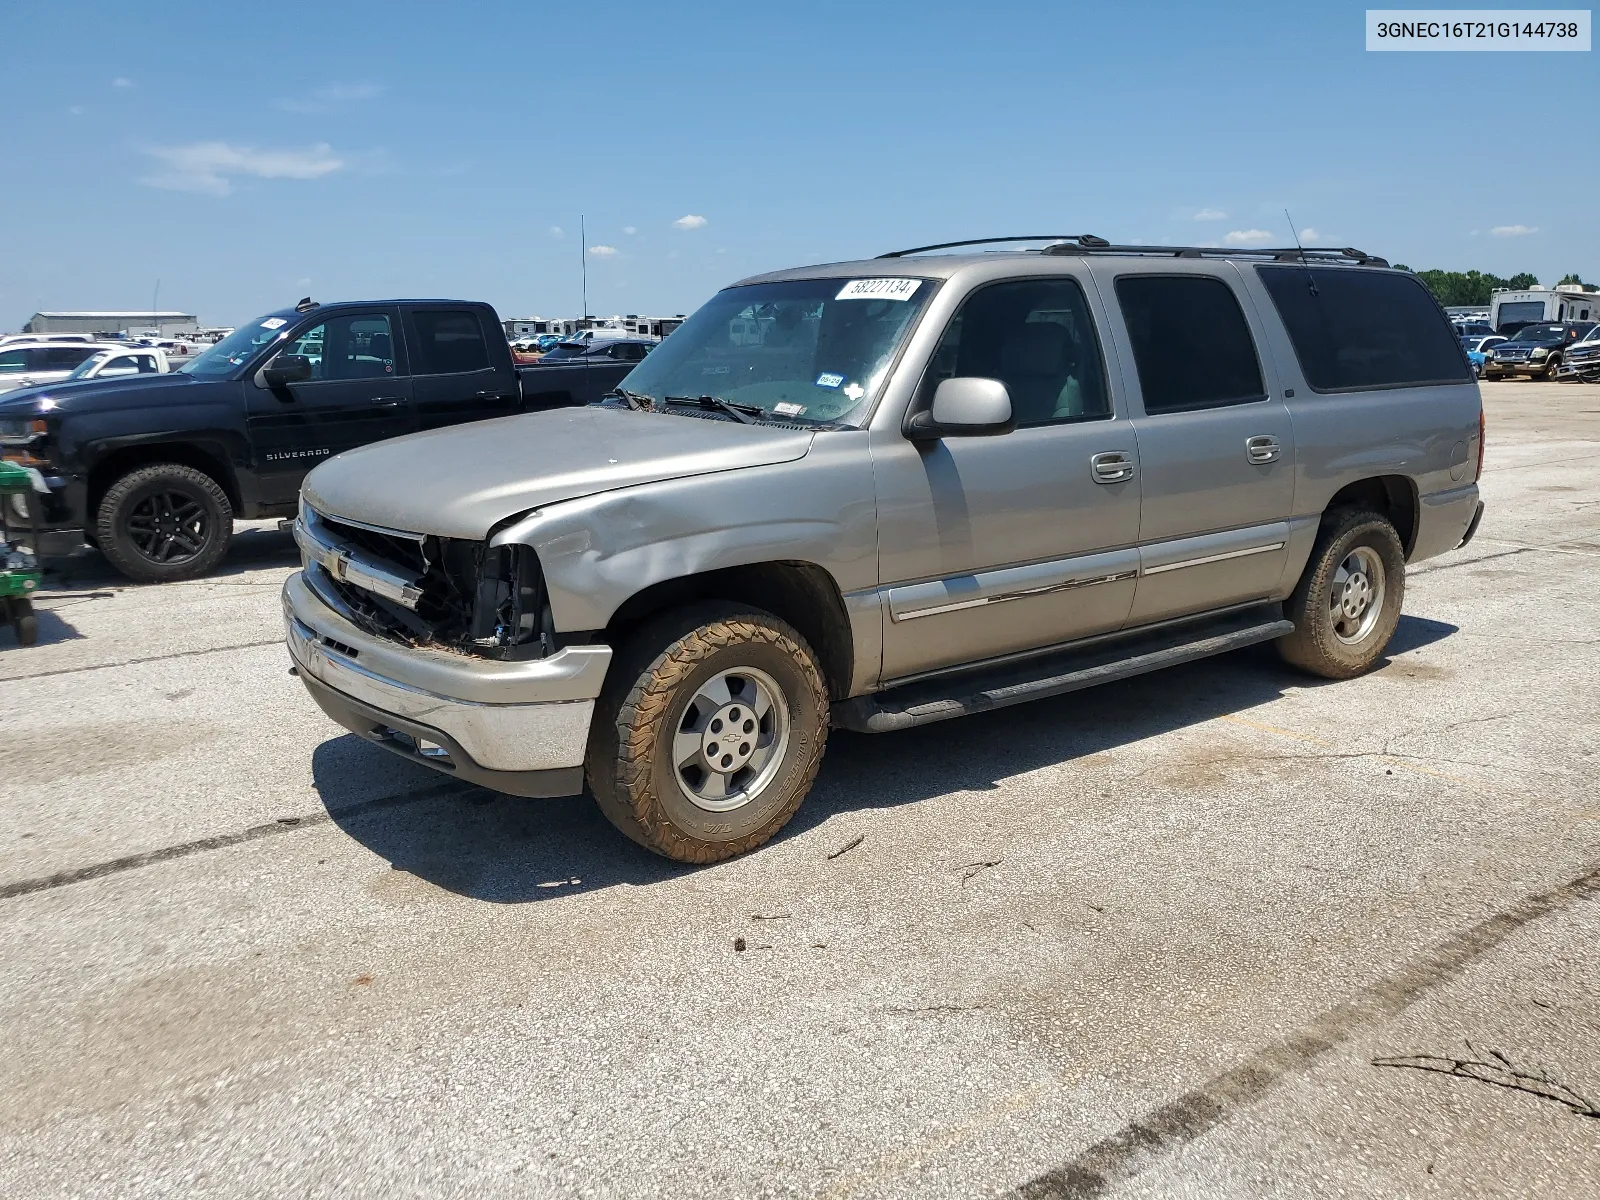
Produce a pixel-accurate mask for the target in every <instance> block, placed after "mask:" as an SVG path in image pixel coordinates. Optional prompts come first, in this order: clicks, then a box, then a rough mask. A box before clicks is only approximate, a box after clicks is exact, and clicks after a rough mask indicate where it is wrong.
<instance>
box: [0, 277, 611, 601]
mask: <svg viewBox="0 0 1600 1200" xmlns="http://www.w3.org/2000/svg"><path fill="white" fill-rule="evenodd" d="M501 329H502V326H501V325H500V320H499V317H498V316H497V315H496V313H495V311H494V309H493V308H491V307H490V306H489V305H487V304H475V303H466V302H462V301H455V300H383V301H369V302H354V301H351V302H341V303H337V304H312V303H311V302H310V301H309V300H306V301H301V303H300V304H298V305H296V306H295V307H294V308H288V309H282V310H280V311H278V312H275V313H269V314H268V315H267V316H264V317H261V318H259V319H258V320H255V321H252V322H251V323H249V324H248V325H244V326H241V327H240V328H239V329H237V330H235V331H234V332H233V333H232V334H230V335H229V336H228V337H226V338H224V339H223V340H222V341H220V342H218V343H217V344H216V345H215V346H213V347H212V348H211V349H210V350H208V351H206V352H205V353H204V354H202V355H200V356H199V357H198V358H196V359H194V360H193V361H191V362H189V363H187V364H185V365H184V366H183V367H181V368H179V369H178V370H177V371H176V372H174V373H172V374H170V375H141V376H129V377H125V378H118V379H111V380H90V381H87V382H83V383H70V384H55V385H49V386H43V387H37V388H28V389H25V390H19V391H16V392H12V393H10V394H9V395H6V396H4V397H0V455H3V456H4V457H5V458H7V459H9V460H11V461H13V462H18V463H21V464H23V465H24V466H29V467H34V468H37V469H38V471H39V472H40V474H41V475H42V476H43V478H44V481H45V484H46V486H47V487H48V489H49V490H48V491H47V492H44V493H39V492H35V493H34V494H33V495H32V496H30V497H28V498H27V499H26V500H21V499H19V498H17V497H8V498H6V501H5V502H6V503H17V504H19V505H27V504H39V505H40V506H41V508H40V513H39V517H40V522H39V527H40V536H39V541H40V545H39V546H38V547H37V549H38V551H39V552H40V553H41V555H42V556H46V557H57V556H63V555H70V554H74V553H77V552H79V551H81V550H83V549H84V548H85V546H86V545H92V546H98V547H99V549H100V550H101V551H102V552H103V553H104V554H105V556H106V557H107V558H108V559H109V560H110V561H111V562H112V564H113V565H114V566H116V567H117V568H118V569H119V570H120V571H122V572H123V573H124V574H125V575H128V576H129V577H131V578H133V579H137V580H140V581H145V582H159V581H164V580H172V579H186V578H189V577H191V576H195V575H200V574H203V573H205V572H206V571H208V570H210V569H211V568H212V567H213V566H214V565H215V564H216V563H217V561H218V560H219V559H220V558H221V557H222V555H223V553H224V552H225V551H226V550H227V548H228V542H229V540H230V539H231V538H232V536H233V522H234V519H235V518H236V517H238V518H244V519H252V518H262V517H284V516H291V515H293V514H294V511H295V506H296V502H297V498H298V496H299V491H300V481H301V480H302V479H303V478H304V477H305V475H306V473H307V472H308V471H310V470H311V468H312V467H314V466H316V465H317V464H318V463H320V462H322V461H323V460H324V459H326V458H329V457H331V456H332V455H335V454H338V453H339V452H340V451H343V450H350V449H353V448H354V447H356V446H364V445H366V444H367V443H369V442H376V441H380V440H382V439H384V438H391V437H398V436H399V435H401V434H404V433H413V432H416V431H418V430H423V429H433V428H436V427H438V426H441V425H456V424H460V423H462V422H464V421H478V420H483V419H484V418H487V417H502V416H508V415H510V414H513V413H520V412H532V411H535V410H538V409H545V408H560V407H564V406H569V405H579V404H588V403H590V402H591V401H594V400H598V399H599V398H600V397H601V396H603V395H604V394H605V393H606V392H608V391H610V390H611V389H612V388H614V387H616V386H617V385H618V384H619V383H621V382H622V379H623V377H624V376H625V375H627V373H628V372H629V371H630V370H632V369H633V367H634V366H635V365H636V364H635V363H633V362H628V361H607V360H604V359H601V360H595V361H583V362H574V363H571V364H560V363H551V364H547V365H544V366H534V367H517V366H516V365H514V364H513V362H512V360H511V350H510V347H509V346H507V344H506V340H505V337H504V335H503V334H502V332H501ZM14 515H15V516H18V517H21V516H23V513H21V512H18V513H16V514H14ZM20 523H21V524H24V525H26V524H27V522H26V521H23V522H20Z"/></svg>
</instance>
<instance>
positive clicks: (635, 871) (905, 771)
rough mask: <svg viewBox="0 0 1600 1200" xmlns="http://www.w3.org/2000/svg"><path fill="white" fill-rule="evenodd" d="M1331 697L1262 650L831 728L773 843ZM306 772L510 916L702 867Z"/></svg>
mask: <svg viewBox="0 0 1600 1200" xmlns="http://www.w3.org/2000/svg"><path fill="white" fill-rule="evenodd" d="M1456 631H1457V629H1456V626H1454V625H1450V624H1446V623H1444V622H1442V621H1432V620H1427V619H1425V618H1419V617H1402V618H1401V620H1400V626H1399V628H1398V629H1397V630H1396V632H1395V635H1394V640H1393V641H1392V642H1391V644H1390V653H1391V655H1395V654H1404V653H1407V652H1409V651H1412V650H1416V649H1419V648H1421V647H1423V646H1426V645H1429V644H1430V643H1433V642H1437V641H1439V640H1441V639H1443V638H1446V637H1449V636H1450V635H1451V634H1453V633H1455V632H1456ZM1322 686H1326V681H1323V680H1317V679H1312V678H1310V677H1308V676H1305V675H1301V674H1299V673H1298V672H1295V671H1293V670H1291V669H1290V668H1288V667H1287V666H1285V665H1284V664H1283V663H1282V662H1281V661H1280V660H1279V659H1278V657H1277V654H1276V653H1275V652H1274V651H1273V649H1272V648H1271V647H1270V646H1257V647H1253V648H1251V649H1248V650H1242V651H1237V652H1235V653H1233V654H1227V655H1222V656H1220V657H1217V658H1212V659H1207V660H1205V661H1202V662H1197V663H1190V664H1187V665H1185V666H1182V667H1174V668H1170V669H1168V670H1165V671H1161V672H1157V673H1154V674H1151V675H1144V676H1140V677H1138V678H1136V679H1129V680H1124V681H1122V682H1120V683H1111V684H1105V685H1103V686H1101V687H1097V688H1092V689H1089V690H1087V691H1082V692H1074V693H1071V694H1069V695H1066V696H1059V697H1056V698H1054V699H1050V700H1039V701H1035V702H1033V703H1030V704H1021V705H1017V706H1015V707H1013V708H1006V709H999V710H995V711H992V712H987V713H980V714H977V715H974V716H970V717H965V718H963V719H961V720H959V721H951V722H948V723H941V724H938V725H932V726H924V727H922V728H919V729H912V730H908V731H906V732H904V733H896V734H879V735H867V734H851V733H845V732H841V731H838V730H835V731H834V732H833V733H832V734H831V735H830V736H829V746H828V752H827V756H826V757H825V758H824V760H823V764H822V770H821V771H820V773H819V774H818V777H817V782H816V784H815V786H814V787H813V789H812V792H811V795H810V796H809V797H808V798H807V799H806V801H805V803H804V804H802V805H801V806H800V810H799V812H798V813H796V814H795V817H794V819H793V820H792V821H791V822H790V823H789V825H788V826H787V827H786V828H785V829H784V830H783V832H782V833H780V834H779V835H778V838H777V840H778V841H780V842H781V841H783V840H787V839H789V838H793V837H798V836H801V835H804V834H805V833H807V832H808V831H810V830H812V829H815V828H816V827H817V826H819V825H821V824H822V823H823V822H825V821H827V820H828V819H830V818H831V817H834V816H837V815H838V814H840V813H846V812H854V811H859V810H862V809H874V808H892V807H896V806H899V805H903V804H915V803H917V802H918V801H921V800H925V799H928V798H930V797H933V796H939V795H943V794H946V793H949V792H956V791H974V792H981V791H989V790H993V789H995V788H997V787H999V786H1000V781H1001V780H1003V779H1007V778H1010V777H1013V776H1016V775H1021V774H1025V773H1026V772H1029V771H1033V770H1037V769H1039V768H1042V767H1047V766H1053V765H1059V764H1063V763H1069V762H1071V761H1072V760H1073V759H1075V758H1083V757H1087V756H1089V755H1092V754H1100V753H1104V752H1106V751H1110V750H1114V749H1116V748H1117V747H1119V746H1125V745H1129V744H1132V743H1136V742H1139V741H1143V740H1145V739H1147V738H1151V737H1155V736H1157V735H1159V734H1163V733H1168V732H1171V731H1173V730H1177V729H1182V728H1185V727H1187V726H1191V725H1198V724H1202V723H1204V722H1206V721H1210V720H1213V719H1215V718H1217V717H1220V716H1224V715H1228V714H1232V713H1239V712H1244V711H1247V710H1249V709H1252V708H1255V707H1257V706H1258V705H1261V704H1265V703H1267V702H1268V701H1270V700H1274V699H1277V698H1278V697H1279V696H1281V695H1282V694H1283V693H1284V691H1285V690H1287V689H1290V688H1302V687H1322ZM312 767H313V776H314V778H315V781H316V786H317V789H318V791H319V792H320V793H321V796H322V801H323V804H324V805H325V806H326V807H327V809H328V812H329V814H330V816H331V817H332V818H333V820H334V822H335V823H336V824H337V825H339V827H340V828H341V829H343V830H344V831H345V832H346V833H348V834H349V835H350V836H351V837H352V838H354V839H355V840H356V841H358V842H360V843H361V844H362V845H364V846H366V847H367V848H368V849H369V850H371V851H372V852H373V853H374V854H377V855H379V856H380V857H382V858H383V859H385V860H386V861H388V862H390V863H392V864H393V865H394V867H395V868H396V869H397V870H402V871H407V872H410V873H411V874H413V875H416V876H418V877H420V878H422V879H425V880H427V881H428V882H430V883H432V884H434V885H436V886H438V887H441V888H444V889H446V890H447V891H450V892H454V893H456V894H458V895H462V896H468V897H471V898H474V899H478V900H485V901H488V902H490V903H495V904H517V903H523V902H526V901H530V900H543V899H550V898H554V897H556V896H562V895H568V894H570V893H572V892H575V891H588V890H592V889H594V888H599V887H609V886H612V885H615V884H633V885H643V884H650V883H656V882H658V881H661V880H665V879H671V878H674V877H677V876H680V875H683V874H686V873H689V872H692V871H694V870H696V869H697V868H695V867H690V866H684V865H681V864H677V863H672V862H668V861H667V860H665V859H662V858H658V857H657V856H655V855H653V854H651V853H649V852H648V851H646V850H644V849H642V848H641V847H639V846H636V845H635V844H634V843H632V842H630V841H629V840H628V839H627V838H625V837H624V836H623V835H622V834H621V833H619V832H617V830H616V829H614V828H613V827H612V826H611V824H610V823H609V822H607V821H606V819H605V818H604V817H603V816H601V815H600V811H599V809H598V808H597V807H596V806H595V804H594V801H593V800H592V799H590V798H589V797H588V796H573V797H567V798H564V799H559V800H527V799H521V798H519V797H515V796H502V795H499V794H498V793H495V792H491V791H487V790H485V789H483V788H477V787H473V786H471V785H469V784H465V783H460V784H450V783H449V782H448V781H446V780H444V779H443V778H442V777H438V778H435V777H433V776H432V775H431V773H428V774H425V773H424V769H423V768H421V767H415V766H412V765H410V764H407V763H404V762H402V761H400V760H398V759H396V758H394V757H393V756H392V755H390V754H388V753H386V752H385V751H383V750H381V749H379V748H378V747H376V746H373V745H371V744H370V743H368V742H366V741H363V740H362V739H361V738H358V737H356V736H355V735H354V734H351V735H349V736H346V737H341V738H334V739H332V740H330V741H328V742H324V743H323V744H322V745H321V746H319V747H318V748H317V750H316V752H315V754H314V757H313V764H312ZM396 772H401V773H400V774H396ZM375 774H381V776H384V777H387V776H393V777H395V778H396V779H397V781H400V782H399V786H400V787H402V788H405V793H402V796H403V795H404V794H406V793H409V792H412V791H415V792H419V793H426V792H432V791H436V790H437V789H438V787H439V786H440V784H441V783H443V784H444V786H445V788H446V789H447V790H446V792H445V794H443V795H430V796H429V797H428V798H426V799H419V800H417V801H415V802H409V803H406V802H402V803H395V804H386V805H382V806H374V805H372V804H371V803H363V802H362V801H361V799H360V797H361V796H364V795H370V794H371V793H372V789H373V776H374V775H375ZM413 778H414V779H415V782H414V784H410V785H409V786H408V781H410V780H412V779H413ZM832 848H833V847H832V846H831V844H830V846H828V847H825V848H824V849H832ZM757 853H759V851H757ZM820 853H821V851H819V854H820Z"/></svg>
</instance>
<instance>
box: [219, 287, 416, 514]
mask: <svg viewBox="0 0 1600 1200" xmlns="http://www.w3.org/2000/svg"><path fill="white" fill-rule="evenodd" d="M398 329H399V314H398V312H397V311H396V310H395V309H393V308H390V307H385V306H374V307H373V308H370V309H358V310H354V311H345V312H341V313H339V314H338V315H337V316H333V317H328V318H325V319H323V320H320V321H313V322H312V323H311V324H309V325H306V326H304V327H302V328H301V329H299V330H297V331H296V332H295V335H294V337H293V339H292V340H291V341H289V342H288V344H287V345H286V346H285V347H284V349H283V350H282V351H281V353H283V354H300V355H304V356H305V357H306V358H308V359H309V360H310V361H311V378H310V379H308V380H306V381H304V382H302V383H291V384H288V385H286V386H279V387H275V388H274V387H268V386H267V385H266V383H265V382H264V381H263V380H262V377H261V373H260V372H259V371H258V372H257V373H256V375H255V377H254V379H253V380H246V381H245V385H244V387H245V395H246V402H245V403H246V411H247V419H248V423H249V428H250V442H251V448H252V450H253V451H254V457H255V462H256V471H257V473H258V475H259V477H260V480H261V500H262V503H264V504H288V503H292V502H293V501H294V499H295V497H296V496H297V495H298V494H299V491H300V481H301V480H302V479H304V478H305V476H306V473H307V472H308V471H310V470H311V468H312V467H314V466H316V465H317V464H318V463H319V462H322V461H323V460H324V459H326V458H331V457H332V456H333V455H335V454H338V453H340V452H341V451H344V450H351V449H354V448H355V447H357V446H364V445H367V444H368V443H369V442H378V441H382V440H384V439H385V438H391V437H398V436H400V435H401V434H403V433H409V432H410V431H411V430H412V429H413V428H414V424H413V414H412V411H411V380H410V379H409V378H408V377H407V375H406V370H405V361H404V359H403V357H401V356H400V354H399V352H398V347H397V346H396V341H397V339H396V336H395V335H396V333H397V332H398Z"/></svg>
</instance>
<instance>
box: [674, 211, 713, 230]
mask: <svg viewBox="0 0 1600 1200" xmlns="http://www.w3.org/2000/svg"><path fill="white" fill-rule="evenodd" d="M705 224H706V219H705V218H704V217H702V216H698V215H696V214H695V213H687V214H686V215H684V216H681V217H679V218H678V219H677V220H676V221H674V222H673V223H672V227H673V228H674V229H704V228H705Z"/></svg>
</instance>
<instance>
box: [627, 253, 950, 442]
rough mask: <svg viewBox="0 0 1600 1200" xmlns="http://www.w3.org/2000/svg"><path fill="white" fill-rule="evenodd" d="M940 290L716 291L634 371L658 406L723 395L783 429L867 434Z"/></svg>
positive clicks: (797, 284)
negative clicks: (892, 372) (897, 364)
mask: <svg viewBox="0 0 1600 1200" xmlns="http://www.w3.org/2000/svg"><path fill="white" fill-rule="evenodd" d="M937 286H938V285H937V284H936V283H934V282H933V281H932V280H927V279H912V278H904V277H895V278H885V279H839V278H834V279H797V280H791V281H788V282H785V283H754V284H747V285H745V286H743V287H732V288H727V289H726V290H724V291H721V292H718V293H717V294H716V295H715V296H713V297H712V298H711V299H710V300H708V301H706V303H705V304H704V305H702V306H701V308H700V310H699V311H698V312H696V313H695V314H694V315H693V316H691V317H690V318H689V319H688V320H687V321H685V322H684V323H683V324H682V325H681V326H679V327H678V329H677V330H676V331H675V332H674V333H673V335H672V336H671V337H670V338H668V339H667V340H666V341H664V342H662V343H661V344H660V345H659V346H657V347H656V348H655V349H654V350H652V351H651V352H650V353H649V354H648V355H647V356H646V357H645V359H644V361H643V362H641V363H640V364H639V365H638V366H637V367H635V368H634V369H633V370H632V371H631V372H629V374H628V377H627V380H626V386H627V387H628V389H629V390H630V391H633V392H636V393H639V394H642V395H646V396H650V397H651V398H652V399H654V400H657V401H665V400H666V399H668V398H669V397H674V398H686V399H691V400H692V399H698V398H699V397H701V396H715V397H718V398H719V399H722V400H727V401H730V402H733V403H736V404H746V405H754V406H756V407H758V408H760V409H761V410H762V412H764V413H765V414H766V415H767V416H769V417H772V418H775V419H777V420H781V421H797V422H801V423H812V422H815V423H819V424H837V425H846V426H849V427H851V428H860V427H861V424H862V423H863V422H864V421H865V420H866V418H867V416H868V415H869V414H870V413H871V411H872V404H873V402H874V401H875V400H876V399H877V396H878V391H879V389H880V388H881V387H882V385H883V383H884V380H885V378H886V377H887V375H888V372H889V365H890V363H891V362H893V360H894V356H895V353H896V351H898V350H899V348H900V346H901V345H902V344H903V342H904V340H905V338H906V336H907V334H908V333H909V332H910V330H911V328H912V327H913V326H914V325H915V324H916V322H917V318H918V317H919V316H921V314H922V311H923V309H924V308H925V307H926V305H927V302H928V299H929V298H930V297H931V296H932V295H933V293H934V291H935V290H936V288H937Z"/></svg>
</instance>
